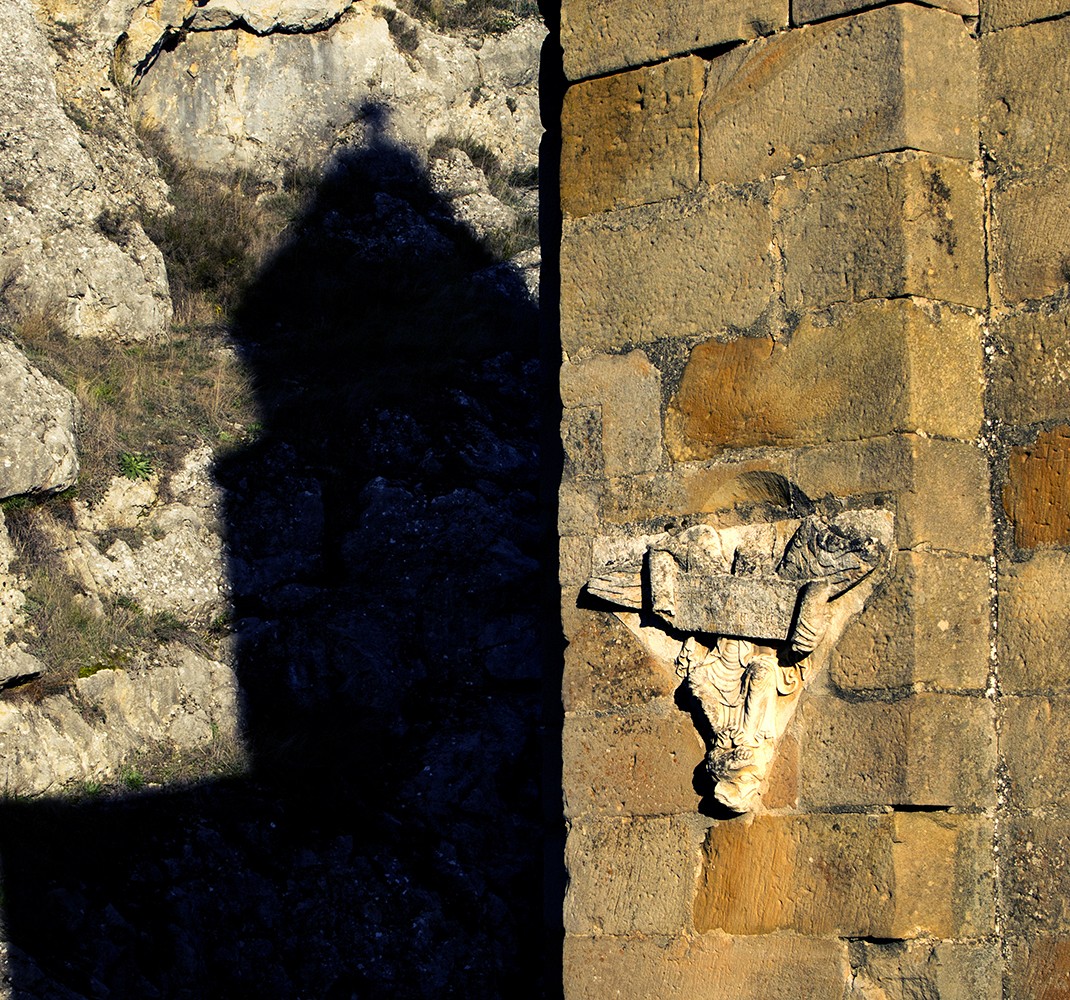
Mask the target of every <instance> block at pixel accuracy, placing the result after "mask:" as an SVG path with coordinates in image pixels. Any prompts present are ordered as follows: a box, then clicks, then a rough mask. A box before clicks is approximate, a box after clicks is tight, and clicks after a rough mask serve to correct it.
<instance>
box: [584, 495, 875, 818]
mask: <svg viewBox="0 0 1070 1000" xmlns="http://www.w3.org/2000/svg"><path fill="white" fill-rule="evenodd" d="M893 550H894V546H893V521H892V515H891V513H890V512H888V511H885V510H880V509H875V508H870V509H864V510H846V511H840V512H839V513H836V514H833V515H830V516H822V515H820V514H811V515H809V516H807V517H804V518H788V519H784V520H780V521H772V522H766V523H761V524H748V525H740V526H735V527H730V528H713V527H711V526H709V525H705V524H700V525H697V526H695V527H692V528H688V529H686V530H684V531H680V532H677V533H675V534H663V535H659V536H655V537H653V538H650V539H648V540H647V545H646V549H645V552H644V553H643V555H642V559H641V562H639V563H638V564H634V563H633V564H627V563H626V564H625V565H624V566H623V567H620V568H616V567H607V570H609V571H607V572H606V573H604V574H602V575H601V576H597V577H594V578H593V579H591V581H590V582H589V583H588V586H587V589H588V592H589V593H591V594H592V595H594V596H596V597H599V598H601V599H603V600H605V601H607V602H609V603H611V604H614V605H616V606H617V607H618V608H620V609H622V610H621V611H619V612H618V614H619V615H620V617H621V618H622V620H624V622H625V624H627V625H629V627H631V628H632V629H633V630H634V631H636V632H637V634H639V635H640V637H641V638H643V639H644V640H646V641H647V642H648V644H649V643H650V642H651V641H652V639H653V635H652V632H653V633H654V634H657V633H661V636H662V638H661V639H659V641H658V645H659V646H660V647H661V649H662V650H664V649H665V641H666V640H668V642H669V643H670V644H671V645H670V648H673V649H675V650H676V652H675V662H676V668H677V671H678V673H679V674H680V675H681V676H682V677H683V678H684V679H685V684H686V687H687V690H688V691H689V693H690V694H691V696H692V697H693V699H694V701H695V703H696V705H697V706H698V708H699V711H700V716H701V719H702V720H704V722H705V727H704V728H706V729H707V731H706V732H704V733H703V736H704V738H705V740H706V743H707V752H706V759H705V765H704V768H705V771H706V773H707V775H708V776H709V778H710V779H711V781H712V783H713V793H714V797H715V798H716V799H717V801H718V802H720V803H721V804H722V805H724V806H725V807H727V808H728V809H731V810H732V811H734V812H749V811H751V810H753V809H754V808H755V807H756V806H757V804H758V798H759V795H760V791H761V786H762V782H763V781H764V779H765V777H766V775H767V773H768V771H769V767H770V764H771V763H772V760H773V755H774V752H775V745H776V740H777V739H778V738H779V737H780V735H781V734H782V733H783V732H784V729H785V728H786V727H787V724H788V722H790V720H791V717H792V716H793V715H794V713H795V707H796V705H797V704H798V699H799V695H800V694H801V693H802V690H803V688H804V686H805V685H806V684H807V683H808V682H809V681H810V680H811V679H812V678H813V677H814V676H815V675H816V673H817V672H818V671H819V670H821V668H822V667H824V665H825V663H826V662H827V661H828V659H829V656H830V655H831V653H832V650H833V648H834V647H835V645H836V643H837V641H838V640H839V638H840V636H841V635H842V634H843V630H844V629H845V628H846V627H847V624H848V622H849V621H850V620H851V618H853V617H854V615H855V614H857V613H858V612H859V611H861V610H862V608H863V607H864V605H865V602H866V601H867V599H868V598H869V596H870V594H871V593H872V592H873V589H874V588H875V586H876V585H877V583H878V582H879V581H880V580H881V579H882V578H883V576H884V575H885V574H886V573H887V570H888V567H889V563H890V559H891V555H892V552H893ZM623 609H629V610H630V611H631V612H632V613H631V614H628V613H627V612H625V611H624V610H623ZM635 612H638V614H635ZM651 618H653V619H654V622H653V628H652V623H651Z"/></svg>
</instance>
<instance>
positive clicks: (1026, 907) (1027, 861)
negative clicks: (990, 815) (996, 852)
mask: <svg viewBox="0 0 1070 1000" xmlns="http://www.w3.org/2000/svg"><path fill="white" fill-rule="evenodd" d="M1000 834H1001V836H1000V872H1001V876H1002V878H1001V884H1002V889H1003V913H1004V926H1005V928H1006V933H1007V934H1008V936H1019V935H1021V936H1025V937H1032V936H1034V935H1041V934H1044V933H1056V934H1060V935H1066V934H1067V932H1070V821H1067V820H1065V819H1054V818H1051V817H1044V818H1041V817H1036V816H1024V817H1021V818H1019V819H1007V820H1004V821H1003V822H1002V823H1001V824H1000Z"/></svg>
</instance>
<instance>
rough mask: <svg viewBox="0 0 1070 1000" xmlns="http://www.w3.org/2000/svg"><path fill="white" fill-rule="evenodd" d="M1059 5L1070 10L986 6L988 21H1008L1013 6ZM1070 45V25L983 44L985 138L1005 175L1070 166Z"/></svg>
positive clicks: (1004, 1)
mask: <svg viewBox="0 0 1070 1000" xmlns="http://www.w3.org/2000/svg"><path fill="white" fill-rule="evenodd" d="M1056 6H1057V7H1059V8H1062V10H1063V11H1065V10H1067V9H1070V5H1068V4H1067V3H1066V2H1065V0H1054V2H1053V0H1024V2H1022V0H997V2H996V3H994V4H993V3H988V4H986V11H985V16H986V19H987V18H991V19H993V20H995V19H1008V18H1007V15H1008V14H1011V12H1010V10H1009V8H1011V7H1013V8H1014V12H1015V13H1017V12H1022V13H1025V12H1027V11H1029V10H1030V8H1032V10H1033V11H1036V10H1038V9H1039V8H1042V7H1056ZM993 8H994V9H993ZM1000 8H1002V11H1001V10H1000ZM1060 12H1061V11H1060ZM1015 20H1017V17H1015ZM1068 46H1070V22H1068V21H1066V20H1057V21H1045V22H1043V23H1041V24H1033V25H1030V26H1028V27H1023V28H1011V29H1010V30H1008V31H999V32H996V33H995V34H991V35H985V36H984V37H983V38H982V39H981V46H980V48H981V95H982V96H981V114H982V122H981V135H982V138H983V139H984V143H985V147H986V149H987V151H988V154H989V155H990V156H991V157H992V158H993V160H994V161H995V164H996V166H997V168H998V169H999V170H1000V171H1001V172H1002V173H1004V174H1007V173H1010V174H1017V173H1020V172H1022V171H1029V170H1039V169H1048V168H1051V167H1054V166H1060V165H1070V65H1068V64H1067V60H1066V58H1065V54H1066V51H1067V47H1068Z"/></svg>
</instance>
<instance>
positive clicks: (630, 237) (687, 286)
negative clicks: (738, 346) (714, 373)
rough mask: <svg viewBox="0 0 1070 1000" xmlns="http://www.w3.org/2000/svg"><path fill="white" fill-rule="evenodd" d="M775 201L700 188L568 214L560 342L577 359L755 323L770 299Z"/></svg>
mask: <svg viewBox="0 0 1070 1000" xmlns="http://www.w3.org/2000/svg"><path fill="white" fill-rule="evenodd" d="M771 240H772V222H771V219H770V214H769V208H768V206H767V204H766V203H765V202H764V201H762V200H761V199H760V198H758V197H756V196H754V195H750V194H725V195H717V196H711V197H709V198H706V197H699V196H694V197H690V198H683V199H678V200H677V201H674V202H662V203H660V204H657V205H649V206H641V207H639V208H630V209H623V210H621V211H618V212H609V213H603V214H601V215H597V216H590V217H587V218H584V219H577V220H573V221H568V220H566V222H565V224H564V232H563V235H562V246H561V341H562V345H563V347H564V349H565V352H566V354H568V355H569V356H571V357H572V358H573V359H575V358H576V357H578V356H579V355H581V354H583V353H589V352H591V351H595V350H606V351H609V350H616V349H619V348H621V347H624V346H626V345H636V344H643V343H649V342H650V341H653V340H658V339H660V338H663V337H673V338H683V337H689V336H696V335H702V334H712V333H714V332H717V331H721V330H725V329H730V328H740V329H743V328H746V327H749V326H751V325H752V324H753V323H755V322H756V321H757V320H758V319H759V317H761V316H762V314H763V313H764V311H765V310H766V308H767V307H768V306H769V304H770V302H771V301H772V297H773V264H772V256H771V253H770V241H771Z"/></svg>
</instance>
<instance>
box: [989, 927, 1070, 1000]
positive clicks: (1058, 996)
mask: <svg viewBox="0 0 1070 1000" xmlns="http://www.w3.org/2000/svg"><path fill="white" fill-rule="evenodd" d="M1007 989H1008V991H1007V993H1006V994H1005V995H1006V996H1009V997H1013V998H1014V1000H1067V997H1070V934H1037V935H1035V936H1031V937H1029V938H1027V939H1021V938H1019V939H1017V940H1015V941H1013V942H1012V943H1011V946H1010V963H1009V968H1008V975H1007Z"/></svg>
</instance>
